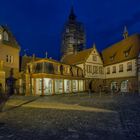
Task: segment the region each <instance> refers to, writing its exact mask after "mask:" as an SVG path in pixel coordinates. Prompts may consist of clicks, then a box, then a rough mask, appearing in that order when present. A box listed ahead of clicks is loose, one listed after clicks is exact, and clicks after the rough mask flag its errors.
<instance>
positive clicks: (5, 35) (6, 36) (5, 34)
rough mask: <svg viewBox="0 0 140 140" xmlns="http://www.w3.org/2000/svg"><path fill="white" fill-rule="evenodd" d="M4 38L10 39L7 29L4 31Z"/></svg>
mask: <svg viewBox="0 0 140 140" xmlns="http://www.w3.org/2000/svg"><path fill="white" fill-rule="evenodd" d="M3 39H4V40H5V41H8V40H9V37H8V33H7V32H6V31H4V33H3Z"/></svg>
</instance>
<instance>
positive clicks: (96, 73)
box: [62, 27, 140, 92]
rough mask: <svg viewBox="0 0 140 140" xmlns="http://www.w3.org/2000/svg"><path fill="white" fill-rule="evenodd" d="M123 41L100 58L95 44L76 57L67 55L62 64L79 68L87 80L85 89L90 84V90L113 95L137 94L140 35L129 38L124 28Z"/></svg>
mask: <svg viewBox="0 0 140 140" xmlns="http://www.w3.org/2000/svg"><path fill="white" fill-rule="evenodd" d="M123 37H124V39H123V40H122V41H120V42H118V43H116V44H114V45H112V46H110V47H108V48H106V49H104V50H103V51H102V53H101V55H100V54H99V53H98V51H97V49H96V47H95V45H94V46H93V48H90V49H86V50H84V51H80V52H78V53H77V54H70V55H66V56H65V57H64V58H63V60H62V61H63V62H65V63H68V64H74V65H76V66H79V67H81V68H82V70H83V73H84V76H85V78H86V89H88V85H89V83H90V82H91V81H92V89H93V90H94V91H99V86H100V85H101V86H102V87H103V90H104V89H107V90H108V91H111V90H112V89H113V88H115V92H137V91H138V87H139V85H140V76H139V75H140V72H139V69H140V60H139V58H140V57H139V56H140V55H139V54H140V35H138V34H135V35H132V36H128V31H127V29H126V27H125V29H124V33H123Z"/></svg>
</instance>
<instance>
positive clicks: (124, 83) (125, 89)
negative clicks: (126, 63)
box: [121, 80, 129, 92]
mask: <svg viewBox="0 0 140 140" xmlns="http://www.w3.org/2000/svg"><path fill="white" fill-rule="evenodd" d="M121 92H129V90H128V80H125V81H122V82H121Z"/></svg>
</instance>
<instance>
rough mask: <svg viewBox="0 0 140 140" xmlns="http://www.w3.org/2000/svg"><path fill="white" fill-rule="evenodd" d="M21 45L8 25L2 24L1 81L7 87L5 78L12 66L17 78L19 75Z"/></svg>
mask: <svg viewBox="0 0 140 140" xmlns="http://www.w3.org/2000/svg"><path fill="white" fill-rule="evenodd" d="M19 52H20V47H19V45H18V43H17V41H16V40H15V38H14V36H13V34H12V33H11V32H10V31H9V29H8V28H7V26H0V83H1V84H2V85H3V88H4V89H5V79H6V78H7V77H8V76H9V72H10V70H11V68H12V69H13V70H14V76H15V78H18V76H19Z"/></svg>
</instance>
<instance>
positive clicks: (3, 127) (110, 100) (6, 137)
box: [0, 94, 140, 140]
mask: <svg viewBox="0 0 140 140" xmlns="http://www.w3.org/2000/svg"><path fill="white" fill-rule="evenodd" d="M46 102H47V104H46ZM33 104H34V105H36V106H34V105H33ZM40 104H41V106H43V105H44V108H43V107H41V108H40ZM49 104H50V105H52V104H53V105H54V104H55V105H56V108H49V107H48V108H46V107H45V106H46V105H49ZM60 104H61V105H64V106H67V108H66V109H63V108H60ZM73 105H76V106H79V107H84V109H81V110H78V108H75V109H71V106H73ZM86 108H87V110H86ZM89 108H94V109H93V110H88V109H89ZM95 108H96V109H97V110H98V109H102V111H97V110H96V109H95ZM103 110H108V111H103ZM139 130H140V97H139V96H134V95H127V96H120V95H119V96H113V97H111V96H109V95H103V96H102V97H99V96H98V95H96V94H94V95H93V96H90V97H89V96H88V95H81V94H74V95H73V94H72V95H61V96H47V97H37V98H33V99H32V97H23V96H14V97H12V98H11V99H10V100H9V101H8V102H7V103H6V105H5V108H4V111H3V112H1V113H0V140H55V139H57V140H139V139H140V131H139Z"/></svg>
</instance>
